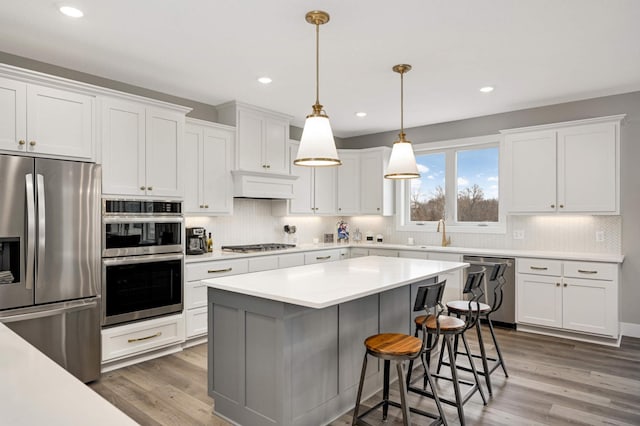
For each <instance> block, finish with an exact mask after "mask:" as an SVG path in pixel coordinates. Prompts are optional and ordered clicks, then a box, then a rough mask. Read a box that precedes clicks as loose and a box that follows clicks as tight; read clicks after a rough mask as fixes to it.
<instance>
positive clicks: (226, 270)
mask: <svg viewBox="0 0 640 426" xmlns="http://www.w3.org/2000/svg"><path fill="white" fill-rule="evenodd" d="M231 271H233V268H227V269H209V270H208V271H207V273H209V274H219V273H220V272H231Z"/></svg>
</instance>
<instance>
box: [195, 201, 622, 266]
mask: <svg viewBox="0 0 640 426" xmlns="http://www.w3.org/2000/svg"><path fill="white" fill-rule="evenodd" d="M283 202H284V201H272V200H259V199H243V198H236V199H234V213H233V215H232V216H218V217H187V218H186V225H187V226H202V227H204V228H206V229H207V232H211V233H212V236H213V241H214V247H215V248H219V247H220V246H221V245H230V244H250V243H266V242H288V243H298V244H306V243H311V242H312V241H313V238H318V239H319V240H320V241H322V240H323V234H324V233H332V234H336V229H337V226H336V222H337V221H338V220H339V219H340V217H338V216H335V217H333V216H332V217H319V216H284V217H282V216H274V215H272V204H273V203H283ZM343 219H344V220H346V221H347V222H348V223H349V228H350V231H351V232H353V231H355V229H356V228H359V229H360V232H362V234H363V237H364V235H365V234H366V232H367V231H371V232H372V233H373V234H374V235H376V234H382V235H383V237H384V241H385V242H388V243H396V244H406V242H407V238H408V237H413V238H414V239H415V243H416V244H417V245H421V244H422V245H439V244H440V240H441V234H439V233H437V232H436V229H435V226H433V229H427V230H426V231H424V232H404V231H396V230H395V218H393V217H382V216H355V217H343ZM285 224H287V225H295V226H296V228H297V231H296V234H295V235H287V234H286V233H285V232H284V229H283V228H284V225H285ZM516 229H517V230H522V231H524V238H523V239H521V240H514V239H513V230H516ZM621 230H622V218H621V217H620V216H586V215H583V216H563V215H547V216H509V217H508V219H507V232H506V234H470V233H453V234H451V239H452V241H453V244H454V245H455V246H462V247H477V248H512V249H522V250H550V251H571V252H589V253H610V254H620V253H622V232H621ZM597 231H603V232H604V241H603V242H597V241H596V232H597ZM334 238H335V237H334Z"/></svg>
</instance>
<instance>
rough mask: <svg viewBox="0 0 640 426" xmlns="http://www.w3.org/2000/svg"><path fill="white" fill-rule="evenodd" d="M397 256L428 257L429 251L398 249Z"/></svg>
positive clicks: (410, 257)
mask: <svg viewBox="0 0 640 426" xmlns="http://www.w3.org/2000/svg"><path fill="white" fill-rule="evenodd" d="M398 257H406V258H409V259H425V260H426V259H429V253H427V252H424V251H413V250H399V251H398Z"/></svg>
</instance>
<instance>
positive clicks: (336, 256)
mask: <svg viewBox="0 0 640 426" xmlns="http://www.w3.org/2000/svg"><path fill="white" fill-rule="evenodd" d="M336 260H340V250H321V251H310V252H307V253H305V254H304V264H305V265H309V264H311V263H322V262H333V261H336Z"/></svg>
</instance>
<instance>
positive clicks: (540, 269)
mask: <svg viewBox="0 0 640 426" xmlns="http://www.w3.org/2000/svg"><path fill="white" fill-rule="evenodd" d="M529 268H530V269H533V270H534V271H546V270H547V269H549V268H547V267H546V266H529Z"/></svg>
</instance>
